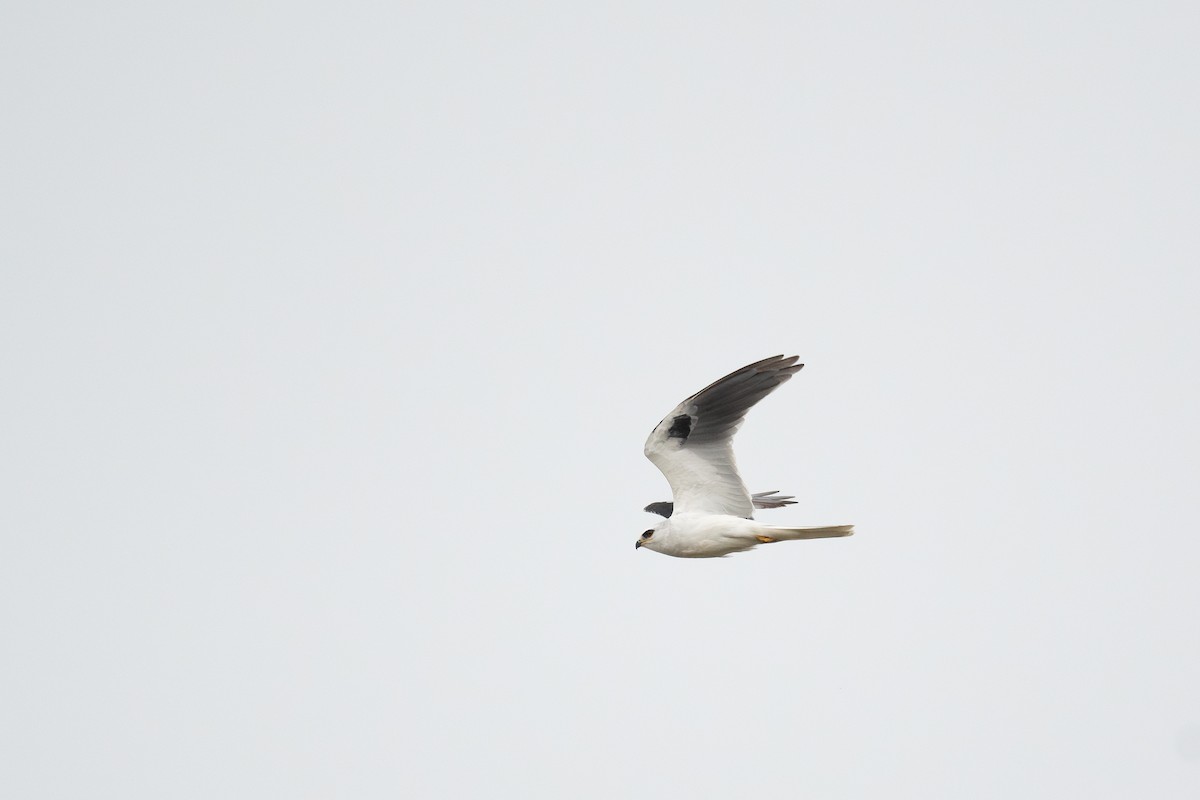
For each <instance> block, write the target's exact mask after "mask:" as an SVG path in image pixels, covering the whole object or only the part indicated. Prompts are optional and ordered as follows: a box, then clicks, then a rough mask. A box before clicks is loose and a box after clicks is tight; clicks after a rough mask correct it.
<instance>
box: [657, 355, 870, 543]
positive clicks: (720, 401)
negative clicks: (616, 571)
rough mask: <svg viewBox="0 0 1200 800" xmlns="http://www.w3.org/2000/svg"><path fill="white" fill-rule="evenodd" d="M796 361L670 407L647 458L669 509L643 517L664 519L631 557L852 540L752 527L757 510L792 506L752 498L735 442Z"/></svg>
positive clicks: (755, 370)
mask: <svg viewBox="0 0 1200 800" xmlns="http://www.w3.org/2000/svg"><path fill="white" fill-rule="evenodd" d="M799 360H800V357H799V356H782V355H779V356H771V357H770V358H764V359H763V360H761V361H755V362H754V363H753V364H747V365H746V366H744V367H742V368H741V369H739V370H735V371H734V372H731V373H729V374H728V375H726V376H725V377H724V378H721V379H720V380H718V381H716V382H715V383H712V384H710V385H708V386H707V387H705V388H704V389H701V390H700V391H698V392H696V393H695V394H694V395H692V396H691V397H689V398H687V399H686V400H684V401H683V402H682V403H680V404H679V405H677V406H675V408H674V410H672V411H671V413H669V414H667V416H665V417H663V419H662V421H661V422H659V423H658V425H656V426H655V427H654V430H652V431H651V432H650V436H649V437H648V438H647V439H646V446H645V453H646V458H648V459H650V461H651V462H653V464H654V466H656V467H658V468H659V470H660V471H661V472H662V474H663V475H664V476H665V477H666V479H667V482H668V483H669V484H670V485H671V497H672V502H670V503H665V502H662V503H651V504H650V505H648V506H646V509H645V510H646V511H650V512H652V513H656V514H659V515H661V516H663V517H664V519H663V521H662V522H659V523H658V524H657V525H655V526H654V527H653V528H650V529H649V530H647V531H645V532H644V533H642V535H641V536H639V537H638V539H637V542H636V543H635V544H634V549H642V548H645V549H647V550H653V551H654V552H656V553H662V554H663V555H668V556H676V557H678V558H723V557H724V556H727V555H730V554H732V553H740V552H743V551H745V550H751V549H753V548H755V547H758V546H759V545H760V544H771V543H774V542H784V541H791V540H797V539H830V538H836V537H842V536H851V535H852V534H853V533H854V526H853V525H827V526H823V527H819V528H782V527H775V526H770V525H763V524H762V523H760V522H757V521H755V520H754V509H755V508H756V507H757V508H779V507H782V506H786V505H793V504H794V501H793V499H792V496H791V495H780V494H779V493H778V492H759V493H757V494H754V495H752V494H750V493H749V492H748V491H747V490H746V485H745V484H744V483H742V478H741V476H740V475H738V471H737V463H736V462H735V460H734V457H733V435H734V434H735V433H737V430H738V428H740V427H741V425H742V421H743V420H744V419H745V417H746V412H747V411H749V410H750V409H751V408H753V407H754V406H755V405H756V404H757V403H758V402H759V401H760V400H762V399H763V398H764V397H766V396H767V395H769V394H770V393H771V392H773V391H775V390H776V389H778V388H779V387H780V386H781V385H783V384H784V383H786V382H787V381H789V380H791V378H792V376H793V375H795V374H796V373H797V372H799V371H800V369H801V368H802V367H803V366H804V365H803V364H799V363H797V362H798V361H799Z"/></svg>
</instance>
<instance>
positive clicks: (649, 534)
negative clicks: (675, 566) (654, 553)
mask: <svg viewBox="0 0 1200 800" xmlns="http://www.w3.org/2000/svg"><path fill="white" fill-rule="evenodd" d="M661 527H662V523H659V524H658V525H656V526H655V527H653V528H650V529H649V530H645V531H642V535H641V536H639V537H638V540H637V541H636V542H635V543H634V545H633V549H634V550H636V549H638V548H639V547H648V548H650V549H651V550H657V549H658V548H656V547H655V546H654V544H655V542H654V534H655V533H656V532H657V531H658V529H659V528H661Z"/></svg>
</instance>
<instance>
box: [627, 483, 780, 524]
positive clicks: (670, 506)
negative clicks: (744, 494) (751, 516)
mask: <svg viewBox="0 0 1200 800" xmlns="http://www.w3.org/2000/svg"><path fill="white" fill-rule="evenodd" d="M750 501H751V502H752V503H753V504H754V507H755V508H783V507H784V506H794V505H796V496H795V495H792V494H780V493H779V490H778V489H772V490H771V491H769V492H755V493H754V494H752V495H750ZM642 510H643V511H649V512H650V513H651V514H658V515H659V516H660V517H669V516H671V514H672V513H674V511H675V504H674V503H666V502H662V501H659V502H657V503H651V504H650V505H648V506H646V507H645V508H643V509H642Z"/></svg>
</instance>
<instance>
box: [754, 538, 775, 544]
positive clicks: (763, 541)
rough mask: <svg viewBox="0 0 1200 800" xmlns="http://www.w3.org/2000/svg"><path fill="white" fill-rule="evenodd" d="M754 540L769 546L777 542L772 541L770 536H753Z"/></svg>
mask: <svg viewBox="0 0 1200 800" xmlns="http://www.w3.org/2000/svg"><path fill="white" fill-rule="evenodd" d="M754 538H755V539H758V540H759V541H760V542H762V543H763V544H770V543H771V542H777V541H779V540H778V539H772V538H771V537H770V536H755V537H754Z"/></svg>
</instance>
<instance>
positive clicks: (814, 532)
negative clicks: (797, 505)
mask: <svg viewBox="0 0 1200 800" xmlns="http://www.w3.org/2000/svg"><path fill="white" fill-rule="evenodd" d="M853 535H854V526H853V525H828V526H826V527H824V528H771V527H766V528H764V530H763V537H760V539H759V541H762V538H766V539H770V540H771V541H775V542H787V541H790V540H792V539H833V538H836V537H839V536H853ZM764 544H766V542H764Z"/></svg>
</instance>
